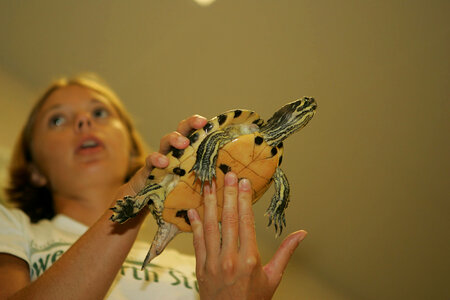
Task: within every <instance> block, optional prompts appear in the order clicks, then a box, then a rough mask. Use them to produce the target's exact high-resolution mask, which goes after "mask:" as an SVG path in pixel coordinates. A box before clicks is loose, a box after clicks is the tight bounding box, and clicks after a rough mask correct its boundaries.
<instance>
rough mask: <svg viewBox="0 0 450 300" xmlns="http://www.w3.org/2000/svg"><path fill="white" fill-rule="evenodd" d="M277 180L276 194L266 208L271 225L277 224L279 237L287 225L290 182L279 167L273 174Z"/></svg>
mask: <svg viewBox="0 0 450 300" xmlns="http://www.w3.org/2000/svg"><path fill="white" fill-rule="evenodd" d="M273 180H274V181H275V195H273V197H272V200H271V201H270V205H269V207H268V208H267V210H266V214H265V215H266V216H268V217H269V224H268V225H267V226H270V225H271V224H272V222H273V223H274V226H275V236H276V237H278V236H279V235H281V232H282V231H283V227H284V226H286V218H285V211H286V208H287V206H288V204H289V192H290V187H289V182H288V180H287V178H286V175H285V174H284V172H283V171H282V170H281V169H280V168H277V169H276V171H275V174H274V175H273Z"/></svg>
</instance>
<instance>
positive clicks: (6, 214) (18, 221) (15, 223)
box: [0, 203, 31, 228]
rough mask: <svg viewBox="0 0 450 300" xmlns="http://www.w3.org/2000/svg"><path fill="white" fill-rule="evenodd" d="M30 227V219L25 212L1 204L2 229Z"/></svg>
mask: <svg viewBox="0 0 450 300" xmlns="http://www.w3.org/2000/svg"><path fill="white" fill-rule="evenodd" d="M30 225H31V221H30V218H29V217H28V216H27V215H26V214H25V213H24V212H23V211H21V210H20V209H17V208H12V207H7V206H5V205H4V204H2V203H0V228H8V227H14V228H23V227H27V226H30Z"/></svg>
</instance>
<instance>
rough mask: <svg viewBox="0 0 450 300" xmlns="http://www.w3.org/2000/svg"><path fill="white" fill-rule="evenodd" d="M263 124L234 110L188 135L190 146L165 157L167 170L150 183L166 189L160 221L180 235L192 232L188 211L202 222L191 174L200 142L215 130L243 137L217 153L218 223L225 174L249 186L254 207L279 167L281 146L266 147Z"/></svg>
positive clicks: (153, 175)
mask: <svg viewBox="0 0 450 300" xmlns="http://www.w3.org/2000/svg"><path fill="white" fill-rule="evenodd" d="M262 123H263V121H262V120H261V119H260V118H259V116H258V114H256V113H255V112H252V111H247V110H233V111H229V112H227V113H224V114H222V115H220V116H218V117H216V118H213V119H211V120H210V121H209V122H208V123H207V124H206V125H205V127H204V128H203V129H199V130H196V131H194V132H193V133H192V134H191V135H189V137H188V138H189V140H190V145H189V146H188V147H187V148H186V149H184V150H177V149H172V151H171V153H169V154H168V157H169V166H168V167H166V168H165V169H154V170H153V171H152V173H151V175H150V178H149V179H150V180H152V182H157V183H160V184H162V185H165V186H166V188H167V194H166V198H165V200H164V210H163V213H162V218H163V219H164V221H166V222H169V223H172V224H175V225H176V226H177V227H178V228H179V229H180V230H181V231H186V232H189V231H192V229H191V226H190V223H189V219H188V217H187V211H188V210H189V209H191V208H195V209H197V211H198V213H199V215H200V218H201V219H203V210H204V209H203V196H202V194H201V183H200V180H199V179H197V180H196V176H195V172H194V171H190V170H191V169H192V167H193V165H194V163H195V160H196V150H197V149H198V146H199V145H200V143H201V142H202V141H203V139H204V138H205V137H206V136H207V135H208V134H210V133H211V132H214V131H215V130H218V129H224V128H226V127H228V126H234V127H236V128H237V130H240V131H242V132H243V133H244V134H242V135H240V136H238V137H237V138H235V139H234V140H232V141H231V142H229V143H227V144H225V145H224V146H223V147H222V148H221V149H220V150H219V153H218V157H217V163H216V190H217V205H218V212H217V213H218V219H219V220H220V219H221V212H222V203H223V191H222V189H223V182H224V176H225V174H226V173H227V172H229V171H233V172H234V173H236V174H237V176H238V178H239V179H241V178H247V179H249V180H250V182H251V183H252V190H253V203H255V202H256V201H257V200H258V199H259V198H260V197H261V196H262V195H263V194H264V192H265V191H266V190H267V189H268V188H269V186H270V184H271V183H272V176H273V174H274V173H275V170H276V168H277V167H278V166H279V165H280V164H281V160H282V154H283V145H282V144H280V145H278V147H271V146H269V145H268V144H267V143H266V142H265V141H264V139H263V137H262V136H261V135H260V134H259V131H258V130H259V126H261V125H262ZM205 184H206V183H205Z"/></svg>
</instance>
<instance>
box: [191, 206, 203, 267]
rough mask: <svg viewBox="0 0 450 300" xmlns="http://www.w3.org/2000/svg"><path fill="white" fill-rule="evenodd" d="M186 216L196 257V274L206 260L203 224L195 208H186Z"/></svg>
mask: <svg viewBox="0 0 450 300" xmlns="http://www.w3.org/2000/svg"><path fill="white" fill-rule="evenodd" d="M188 217H189V221H190V223H191V228H192V233H193V243H194V251H195V258H196V266H197V274H198V273H199V271H200V270H202V269H203V267H204V265H205V260H206V248H205V236H204V234H203V225H202V222H201V220H200V217H199V215H198V212H197V211H196V210H195V209H190V210H188Z"/></svg>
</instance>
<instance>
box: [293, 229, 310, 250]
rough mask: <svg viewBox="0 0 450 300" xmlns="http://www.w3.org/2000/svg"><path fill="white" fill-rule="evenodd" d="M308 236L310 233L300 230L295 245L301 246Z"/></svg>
mask: <svg viewBox="0 0 450 300" xmlns="http://www.w3.org/2000/svg"><path fill="white" fill-rule="evenodd" d="M307 234H308V232H306V231H304V230H300V231H299V232H298V235H297V238H296V239H295V243H296V244H297V245H296V246H295V247H297V246H298V244H300V242H301V241H303V239H304V238H305V237H306V235H307Z"/></svg>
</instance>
